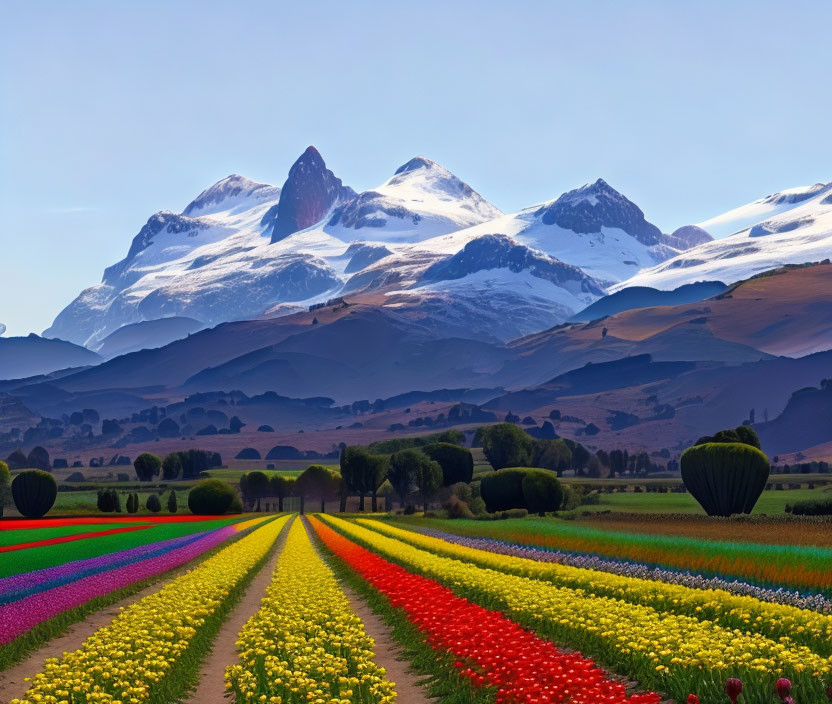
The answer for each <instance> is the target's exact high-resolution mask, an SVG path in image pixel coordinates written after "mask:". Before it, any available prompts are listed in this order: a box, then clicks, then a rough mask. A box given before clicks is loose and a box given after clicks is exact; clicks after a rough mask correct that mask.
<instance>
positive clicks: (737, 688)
mask: <svg viewBox="0 0 832 704" xmlns="http://www.w3.org/2000/svg"><path fill="white" fill-rule="evenodd" d="M725 692H726V693H727V694H728V698H729V699H730V700H731V704H737V697H738V696H740V692H742V682H740V681H739V680H738V679H737V678H736V677H731V678H730V679H729V680H728V681H727V682H726V683H725Z"/></svg>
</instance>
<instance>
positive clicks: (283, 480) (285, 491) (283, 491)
mask: <svg viewBox="0 0 832 704" xmlns="http://www.w3.org/2000/svg"><path fill="white" fill-rule="evenodd" d="M269 484H270V485H271V493H272V496H276V497H277V510H278V511H280V512H281V513H282V512H283V499H285V498H286V497H287V496H291V495H292V491H293V490H294V488H295V479H294V477H284V476H283V475H282V474H273V475H272V477H271V479H270V480H269Z"/></svg>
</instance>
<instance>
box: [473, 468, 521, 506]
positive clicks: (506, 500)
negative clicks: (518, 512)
mask: <svg viewBox="0 0 832 704" xmlns="http://www.w3.org/2000/svg"><path fill="white" fill-rule="evenodd" d="M525 477H526V470H525V469H520V468H517V467H509V468H507V469H500V470H498V471H496V472H492V473H490V474H486V475H485V476H483V478H482V483H481V484H480V495H481V496H482V498H483V500H484V501H485V506H486V509H487V510H488V512H489V513H493V512H494V511H505V510H506V509H510V508H526V498H525V497H524V496H523V479H524V478H525Z"/></svg>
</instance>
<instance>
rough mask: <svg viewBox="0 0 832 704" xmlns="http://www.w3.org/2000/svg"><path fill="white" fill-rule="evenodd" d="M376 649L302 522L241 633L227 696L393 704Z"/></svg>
mask: <svg viewBox="0 0 832 704" xmlns="http://www.w3.org/2000/svg"><path fill="white" fill-rule="evenodd" d="M374 645H375V644H374V642H373V639H372V638H371V637H370V636H369V635H367V633H366V631H365V630H364V625H363V623H362V622H361V619H360V618H359V617H358V616H356V614H355V613H354V612H353V611H352V609H351V608H350V603H349V601H348V600H347V597H346V596H345V595H344V592H343V591H342V590H341V588H340V587H339V586H338V582H337V581H336V579H335V575H334V574H333V573H332V571H331V570H330V569H329V567H328V566H327V565H326V564H325V563H324V562H323V560H322V559H321V558H320V556H319V555H318V554H317V551H316V550H315V548H314V547H313V545H312V543H311V542H310V540H309V536H308V535H307V533H306V530H305V529H304V526H303V523H302V522H301V521H300V520H297V521H295V522H294V523H293V525H292V526H291V527H290V529H289V534H288V536H287V538H286V545H285V546H284V548H283V552H282V553H281V555H280V559H279V561H278V564H277V569H276V571H275V574H274V579H273V580H272V583H271V585H270V586H269V587H268V589H267V591H266V596H265V597H264V598H263V601H262V605H261V607H260V610H259V611H258V612H257V613H256V614H255V615H254V616H253V617H252V618H251V619H249V621H248V622H247V623H246V625H245V626H244V627H243V629H242V631H241V632H240V635H239V638H238V640H237V648H238V650H239V663H238V664H235V665H232V666H230V667H228V668H227V670H226V672H225V678H226V689H227V690H230V691H232V692H233V693H234V695H235V698H234V701H235V702H237V704H241V703H243V702H268V703H269V704H294V703H296V702H297V703H299V702H304V703H305V702H320V703H323V702H326V703H327V704H359V703H360V704H370V703H374V704H389V703H390V702H393V701H395V698H396V695H395V692H394V685H393V683H392V682H390V681H389V680H388V679H387V678H386V676H385V672H384V669H383V668H381V667H379V666H378V665H377V664H376V663H375V661H374V659H373V657H374V653H373V648H374Z"/></svg>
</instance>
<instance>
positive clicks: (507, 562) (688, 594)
mask: <svg viewBox="0 0 832 704" xmlns="http://www.w3.org/2000/svg"><path fill="white" fill-rule="evenodd" d="M357 522H358V523H360V524H361V525H364V526H365V527H367V528H371V529H373V530H376V531H379V532H381V533H384V534H385V535H388V536H390V537H392V538H396V539H398V540H402V541H404V542H406V543H410V544H411V545H415V546H417V547H420V548H423V549H425V550H429V551H430V552H434V553H436V554H438V555H444V556H447V557H451V558H454V559H457V560H464V561H465V562H471V563H473V564H475V565H479V566H480V567H487V568H490V569H494V570H499V571H501V572H508V573H510V574H515V575H519V576H521V577H531V578H533V579H542V580H545V581H547V582H551V583H553V584H556V585H558V586H561V587H569V588H570V589H580V590H583V591H584V592H586V593H587V594H595V595H598V596H606V597H611V598H613V599H623V600H624V601H628V602H631V603H634V604H643V605H644V606H651V607H653V608H655V609H658V610H659V611H665V612H672V613H676V614H684V615H688V616H694V617H696V618H698V619H700V620H702V619H707V620H709V621H713V622H715V623H718V624H720V625H721V626H724V627H726V628H732V629H734V628H739V629H741V630H743V631H751V632H756V633H762V634H765V635H767V636H769V637H772V638H780V637H783V636H786V637H789V638H791V639H792V640H793V641H794V642H796V643H801V644H803V645H806V646H809V647H810V648H812V649H813V650H814V651H815V652H818V653H821V654H823V655H830V654H832V616H829V615H827V614H821V613H818V612H816V611H809V610H807V609H798V608H797V607H794V606H788V605H785V604H773V603H769V602H764V601H760V600H759V599H755V598H754V597H751V596H740V595H736V594H731V593H730V592H726V591H724V590H716V589H713V590H712V589H707V590H706V589H694V588H692V587H685V586H682V585H678V584H665V583H663V582H656V581H653V580H648V579H639V578H636V577H625V576H621V575H615V574H610V573H607V572H598V571H596V570H591V569H582V568H579V567H571V566H569V565H560V564H555V563H551V562H537V561H535V560H529V559H526V558H522V557H515V556H511V555H501V554H497V553H491V552H487V551H485V550H478V549H476V548H471V547H467V546H464V545H456V544H454V543H449V542H447V541H445V540H441V539H440V538H434V537H431V536H428V535H423V534H421V533H417V532H416V531H412V530H403V529H401V528H398V527H396V526H391V525H389V524H387V523H384V522H382V521H370V520H367V519H358V521H357Z"/></svg>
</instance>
